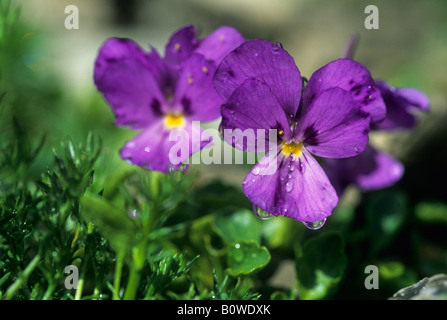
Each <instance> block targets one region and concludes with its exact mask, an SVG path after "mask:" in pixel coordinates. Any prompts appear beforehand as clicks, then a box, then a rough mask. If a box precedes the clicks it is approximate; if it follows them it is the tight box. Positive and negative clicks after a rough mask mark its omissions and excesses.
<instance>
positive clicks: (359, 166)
mask: <svg viewBox="0 0 447 320" xmlns="http://www.w3.org/2000/svg"><path fill="white" fill-rule="evenodd" d="M375 86H376V88H377V89H378V90H379V91H380V93H381V95H382V98H383V101H384V102H385V105H386V110H387V113H386V117H385V119H384V120H383V121H380V122H372V123H371V130H372V131H377V130H387V131H389V130H395V129H411V128H413V127H414V126H415V125H416V116H415V115H414V114H413V113H412V112H413V111H417V110H419V111H427V110H428V108H429V99H428V97H427V96H426V95H425V94H424V93H423V92H421V91H419V90H417V89H414V88H394V87H391V86H389V85H388V84H387V83H386V82H385V81H382V80H376V81H375ZM323 167H324V169H325V171H326V173H327V175H328V177H329V180H330V181H331V183H332V185H333V186H334V187H335V189H336V190H337V193H338V195H339V196H341V195H342V194H343V193H344V191H345V189H346V187H348V186H349V185H355V186H357V187H358V188H360V189H361V190H362V191H372V190H377V189H382V188H386V187H390V186H392V185H394V184H395V183H396V182H397V181H399V180H400V179H401V178H402V176H403V174H404V166H403V164H402V163H401V162H399V161H398V160H397V159H395V158H394V157H393V156H391V155H390V154H388V153H386V152H384V151H380V150H377V149H376V148H374V147H373V146H371V144H370V145H368V146H367V148H366V149H365V151H364V152H363V153H362V154H360V155H358V156H356V157H352V158H347V159H327V160H326V161H325V162H324V164H323Z"/></svg>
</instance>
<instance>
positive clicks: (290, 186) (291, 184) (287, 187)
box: [286, 181, 293, 192]
mask: <svg viewBox="0 0 447 320" xmlns="http://www.w3.org/2000/svg"><path fill="white" fill-rule="evenodd" d="M292 190H293V182H292V181H289V182H287V183H286V192H292Z"/></svg>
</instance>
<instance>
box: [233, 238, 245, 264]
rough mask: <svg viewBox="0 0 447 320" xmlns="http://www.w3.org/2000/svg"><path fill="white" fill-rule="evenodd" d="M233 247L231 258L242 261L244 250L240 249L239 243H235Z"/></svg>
mask: <svg viewBox="0 0 447 320" xmlns="http://www.w3.org/2000/svg"><path fill="white" fill-rule="evenodd" d="M234 248H235V249H236V250H233V251H232V256H233V259H234V260H235V261H237V262H241V261H243V260H244V252H243V251H242V250H241V245H240V244H239V243H236V244H235V245H234Z"/></svg>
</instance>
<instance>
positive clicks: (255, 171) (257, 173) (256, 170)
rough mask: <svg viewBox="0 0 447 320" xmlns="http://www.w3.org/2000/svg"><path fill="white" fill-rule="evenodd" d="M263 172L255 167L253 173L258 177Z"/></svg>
mask: <svg viewBox="0 0 447 320" xmlns="http://www.w3.org/2000/svg"><path fill="white" fill-rule="evenodd" d="M260 172H261V169H259V167H254V168H253V171H252V173H253V174H254V175H255V176H257V175H259V173H260Z"/></svg>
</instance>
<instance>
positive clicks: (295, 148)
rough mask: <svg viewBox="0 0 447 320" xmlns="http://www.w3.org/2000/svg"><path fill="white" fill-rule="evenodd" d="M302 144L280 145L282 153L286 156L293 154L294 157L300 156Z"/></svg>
mask: <svg viewBox="0 0 447 320" xmlns="http://www.w3.org/2000/svg"><path fill="white" fill-rule="evenodd" d="M302 149H303V144H302V143H301V142H298V143H296V142H284V143H282V153H284V154H285V155H286V156H289V155H291V154H294V155H295V156H299V155H301V150H302Z"/></svg>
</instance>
